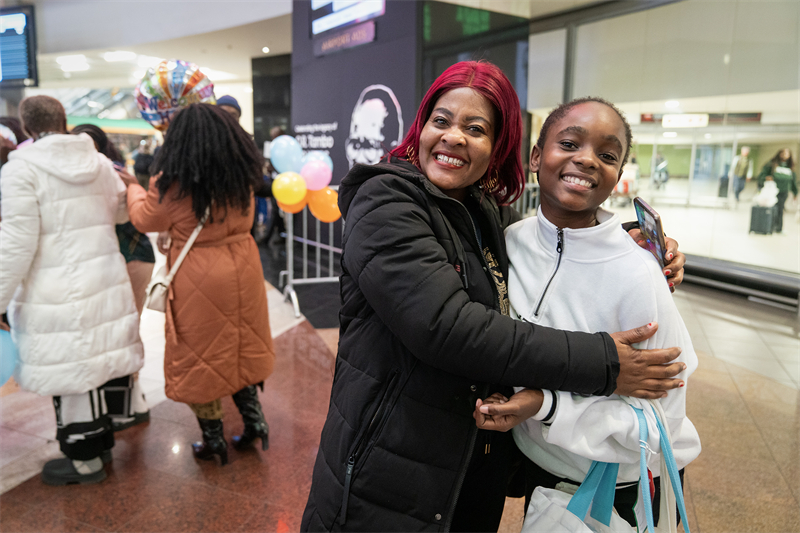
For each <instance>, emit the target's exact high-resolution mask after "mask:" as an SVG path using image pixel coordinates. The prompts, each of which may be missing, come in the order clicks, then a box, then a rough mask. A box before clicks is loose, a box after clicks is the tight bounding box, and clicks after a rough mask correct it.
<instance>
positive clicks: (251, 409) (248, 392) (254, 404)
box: [232, 385, 269, 450]
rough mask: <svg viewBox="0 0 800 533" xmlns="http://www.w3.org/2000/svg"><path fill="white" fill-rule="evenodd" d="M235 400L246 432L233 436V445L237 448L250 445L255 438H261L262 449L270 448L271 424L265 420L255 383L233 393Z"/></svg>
mask: <svg viewBox="0 0 800 533" xmlns="http://www.w3.org/2000/svg"><path fill="white" fill-rule="evenodd" d="M233 402H234V403H235V404H236V407H237V408H238V409H239V413H241V415H242V420H244V432H243V433H242V434H241V435H236V436H234V437H233V439H232V441H233V447H234V448H236V449H237V450H241V449H242V448H246V447H247V446H250V445H251V444H252V443H253V441H254V440H256V439H257V438H258V439H261V449H262V450H266V449H268V448H269V425H268V424H267V421H266V420H264V412H263V411H262V410H261V402H259V401H258V391H257V390H256V386H255V385H250V386H249V387H245V388H243V389H242V390H240V391H239V392H237V393H236V394H234V395H233Z"/></svg>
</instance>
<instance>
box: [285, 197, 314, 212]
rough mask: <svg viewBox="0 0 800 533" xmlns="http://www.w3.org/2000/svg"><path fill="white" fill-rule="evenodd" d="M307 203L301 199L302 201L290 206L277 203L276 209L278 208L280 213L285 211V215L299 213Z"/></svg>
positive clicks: (304, 199)
mask: <svg viewBox="0 0 800 533" xmlns="http://www.w3.org/2000/svg"><path fill="white" fill-rule="evenodd" d="M307 203H308V200H307V199H306V198H303V201H301V202H298V203H296V204H292V205H286V204H282V203H281V202H278V207H280V208H281V210H282V211H286V212H287V213H299V212H300V211H302V210H303V209H304V208H305V207H306V204H307Z"/></svg>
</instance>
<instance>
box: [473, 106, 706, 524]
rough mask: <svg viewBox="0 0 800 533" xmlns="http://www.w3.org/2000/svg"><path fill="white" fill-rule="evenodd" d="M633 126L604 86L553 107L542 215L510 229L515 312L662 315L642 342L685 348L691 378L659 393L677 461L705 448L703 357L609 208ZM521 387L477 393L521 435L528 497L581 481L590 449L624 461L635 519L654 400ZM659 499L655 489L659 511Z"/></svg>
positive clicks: (482, 405)
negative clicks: (696, 412)
mask: <svg viewBox="0 0 800 533" xmlns="http://www.w3.org/2000/svg"><path fill="white" fill-rule="evenodd" d="M631 138H632V136H631V130H630V126H629V125H628V123H627V122H626V121H625V119H624V117H623V115H622V113H621V112H620V111H619V110H618V109H617V108H616V107H614V106H613V105H612V104H611V103H609V102H606V101H605V100H602V99H599V98H581V99H577V100H574V101H572V102H569V103H567V104H563V105H561V106H559V107H557V108H556V109H555V110H554V111H553V112H552V113H551V114H550V116H549V117H548V118H547V120H546V121H545V123H544V125H543V127H542V132H541V134H540V136H539V139H538V141H537V143H536V145H535V146H534V147H533V150H532V152H531V166H530V168H531V170H532V171H533V172H537V173H538V177H539V186H540V190H541V205H540V206H539V210H538V213H537V216H535V217H531V218H528V219H526V220H523V221H521V222H518V223H516V224H514V225H512V226H511V227H509V228H508V230H506V246H507V248H508V256H509V283H508V287H509V291H508V293H509V300H510V303H511V316H512V317H514V318H517V319H518V320H521V321H523V322H524V323H530V324H535V325H538V326H548V327H556V328H562V329H566V330H572V331H585V332H591V331H614V330H624V329H626V328H629V327H631V326H633V325H635V324H641V323H643V322H648V321H650V322H655V321H658V324H659V327H658V331H657V332H656V334H655V335H653V336H652V337H650V338H649V339H647V340H646V341H644V342H643V343H642V347H646V348H666V347H671V346H678V347H680V348H681V350H682V351H681V355H680V357H679V358H678V359H677V361H678V362H679V363H680V364H681V365H682V367H683V371H682V372H681V373H680V374H678V377H679V378H680V379H682V380H683V382H682V385H681V386H680V387H679V388H677V389H674V390H670V391H669V392H668V393H667V394H666V396H665V397H663V398H661V399H659V400H658V401H660V402H661V404H662V406H663V407H664V410H665V411H666V413H667V417H668V420H669V427H670V431H671V434H672V435H671V436H672V440H673V448H674V450H675V457H676V460H677V463H678V467H679V468H684V467H685V466H686V465H687V464H689V463H690V462H691V461H692V460H694V459H695V458H696V457H697V456H698V454H699V453H700V438H699V436H698V434H697V431H696V430H695V428H694V426H693V425H692V423H691V421H690V420H689V419H688V418H687V417H686V387H685V386H684V385H685V384H686V383H688V378H689V376H690V375H691V374H692V372H693V371H694V370H695V369H696V368H697V356H696V354H695V352H694V349H693V347H692V342H691V339H690V337H689V333H688V331H687V330H686V327H685V325H684V324H683V321H682V320H681V317H680V314H679V313H678V311H677V308H676V307H675V303H674V302H673V301H672V297H671V295H670V291H669V286H668V284H667V281H666V280H665V278H664V275H663V272H662V270H661V266H660V265H659V264H658V262H657V261H656V260H655V258H654V257H653V256H652V255H651V254H650V253H649V252H648V251H646V250H643V249H642V248H640V247H639V246H636V245H635V244H634V243H633V241H631V239H629V238H628V235H627V234H626V232H625V231H624V230H623V229H622V228H621V227H620V220H619V216H618V215H615V214H613V213H611V212H609V211H606V210H604V209H602V208H600V205H601V204H602V203H603V202H604V201H605V200H606V199H607V198H608V197H609V195H610V194H611V191H612V190H613V189H614V187H615V186H616V184H617V180H618V179H619V177H620V176H621V175H622V167H623V166H624V164H625V161H626V160H627V158H628V153H629V151H630V147H631ZM644 219H645V228H644V231H645V233H647V234H649V235H652V234H653V232H654V231H655V226H656V221H655V220H654V219H653V217H652V216H651V215H650V214H649V213H645V217H644ZM648 226H652V227H648ZM542 272H548V273H549V274H548V275H547V276H541V275H539V274H540V273H542ZM517 391H518V392H517V393H516V394H515V395H514V396H512V397H511V398H510V399H508V398H506V397H505V396H503V395H501V394H497V393H496V394H494V395H492V396H490V397H489V398H487V399H486V400H485V401H484V400H478V401H477V402H476V409H475V412H474V413H473V415H474V417H475V419H476V421H477V426H478V427H479V428H482V429H495V430H501V431H508V430H509V429H511V428H512V427H513V428H514V430H513V436H514V441H515V442H516V443H517V446H518V447H519V449H520V450H521V451H522V452H523V453H524V454H525V456H526V457H527V459H528V460H527V461H526V463H525V477H526V493H527V494H526V495H527V498H528V500H530V496H531V493H532V492H533V490H534V489H535V487H537V486H542V487H546V488H556V486H557V485H559V484H563V483H567V484H570V485H580V483H581V481H582V480H583V479H584V477H585V476H586V473H587V471H588V470H589V467H590V466H591V463H592V461H601V462H607V463H619V464H620V469H619V476H618V478H617V487H618V488H617V491H616V497H615V505H614V506H615V508H616V509H617V511H618V513H619V514H620V516H622V518H624V519H626V520H627V521H628V522H630V523H631V525H635V524H636V519H635V509H634V507H635V504H636V502H637V499H638V486H637V481H638V479H639V451H640V442H639V426H638V423H637V418H636V414H635V412H634V411H633V409H631V407H630V406H631V405H634V406H637V407H647V408H646V409H645V415H646V416H647V418H648V426H649V427H650V433H649V434H650V437H649V440H648V442H647V445H648V446H649V447H650V449H651V450H653V451H655V452H658V451H659V450H660V444H659V439H658V431H657V430H656V422H655V417H654V415H653V413H652V410H651V409H650V408H649V406H648V405H647V402H646V401H643V400H640V399H637V398H631V397H628V396H627V395H623V394H619V393H615V394H612V395H609V396H600V395H592V396H585V395H578V394H572V393H570V392H566V391H553V390H542V389H517ZM515 426H516V427H515ZM659 462H660V458H659V456H658V455H657V454H652V456H651V458H650V460H649V462H648V466H649V468H650V470H651V471H652V473H653V475H654V476H655V477H658V476H659V475H660V474H661V473H660V472H659V466H660V464H659ZM655 486H656V487H659V483H658V482H656V483H655ZM656 490H657V491H658V490H660V489H658V488H657V489H656ZM658 506H659V495H658V493H656V496H655V498H654V502H653V510H654V515H655V517H656V520H657V517H658Z"/></svg>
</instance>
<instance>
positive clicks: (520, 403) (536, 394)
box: [472, 389, 544, 432]
mask: <svg viewBox="0 0 800 533" xmlns="http://www.w3.org/2000/svg"><path fill="white" fill-rule="evenodd" d="M543 401H544V394H542V391H540V390H538V389H523V390H521V391H519V392H518V393H516V394H515V395H513V396H512V397H511V398H510V399H509V398H506V397H505V396H503V395H502V394H500V393H497V392H496V393H494V394H492V395H491V396H489V397H488V398H486V400H480V399H478V401H477V402H476V403H475V411H474V412H473V414H472V417H473V418H474V419H475V425H477V426H478V428H479V429H489V430H493V431H503V432H505V431H508V430H509V429H511V428H513V427H514V426H517V425H519V424H521V423H522V422H523V421H525V420H527V419H528V418H530V417H532V416H534V415H535V414H536V413H538V412H539V409H541V407H542V402H543Z"/></svg>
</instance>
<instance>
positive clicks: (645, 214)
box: [633, 197, 667, 268]
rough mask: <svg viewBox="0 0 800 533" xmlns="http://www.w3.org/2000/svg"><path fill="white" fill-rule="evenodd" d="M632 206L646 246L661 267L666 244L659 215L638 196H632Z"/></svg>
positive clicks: (663, 263)
mask: <svg viewBox="0 0 800 533" xmlns="http://www.w3.org/2000/svg"><path fill="white" fill-rule="evenodd" d="M633 206H634V208H635V209H636V218H637V219H638V220H639V229H640V230H641V232H642V234H643V235H644V238H645V239H646V240H647V246H648V248H649V250H650V252H652V254H653V255H654V256H655V257H656V259H658V262H659V263H660V264H661V267H662V268H663V267H664V265H665V264H666V260H665V255H666V253H667V245H666V243H665V241H664V230H663V229H662V227H661V217H660V216H658V213H657V212H656V211H655V209H653V208H652V207H650V206H649V205H647V203H646V202H645V201H644V200H642V199H641V198H639V197H636V198H634V200H633Z"/></svg>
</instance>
